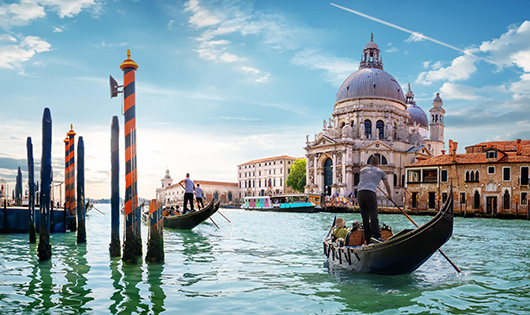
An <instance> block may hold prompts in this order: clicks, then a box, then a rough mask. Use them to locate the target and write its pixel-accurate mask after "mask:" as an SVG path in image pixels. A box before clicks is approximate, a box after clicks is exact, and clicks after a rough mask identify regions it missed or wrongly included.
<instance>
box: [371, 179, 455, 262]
mask: <svg viewBox="0 0 530 315" xmlns="http://www.w3.org/2000/svg"><path fill="white" fill-rule="evenodd" d="M377 188H378V189H379V190H380V191H381V192H382V193H383V195H385V197H386V198H387V199H388V200H390V201H391V202H392V203H393V204H394V206H396V207H397V208H398V210H399V211H401V213H403V214H404V215H405V216H406V217H407V219H409V221H410V222H412V224H414V225H415V226H416V227H417V228H419V227H420V226H419V225H418V224H417V223H416V222H414V220H412V218H411V217H410V216H409V215H408V214H406V213H405V211H403V209H401V207H400V206H398V205H397V204H396V203H395V202H394V200H393V199H392V198H390V197H389V196H388V195H387V194H386V193H385V192H384V191H383V190H382V189H381V188H380V187H379V186H377ZM438 251H439V252H440V254H442V256H443V257H444V258H445V259H446V260H447V261H448V262H449V263H450V264H451V266H453V268H455V270H456V271H457V272H462V270H460V268H458V266H457V265H455V264H454V263H453V262H452V261H451V259H449V257H447V256H446V255H445V254H444V252H443V251H442V250H441V249H440V248H438Z"/></svg>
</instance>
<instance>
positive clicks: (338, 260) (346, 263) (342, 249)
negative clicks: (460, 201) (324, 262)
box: [324, 191, 453, 275]
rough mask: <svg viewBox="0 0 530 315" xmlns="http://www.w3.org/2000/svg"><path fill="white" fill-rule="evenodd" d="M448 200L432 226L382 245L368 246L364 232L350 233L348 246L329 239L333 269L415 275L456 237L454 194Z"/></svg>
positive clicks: (326, 245)
mask: <svg viewBox="0 0 530 315" xmlns="http://www.w3.org/2000/svg"><path fill="white" fill-rule="evenodd" d="M448 196H449V198H448V199H447V200H446V202H445V204H444V205H443V206H442V209H441V210H440V211H439V212H438V213H437V214H436V216H434V217H433V218H432V219H431V220H430V221H429V222H427V223H425V224H424V225H422V226H420V227H418V228H417V229H415V230H412V229H406V230H403V231H401V232H399V233H397V234H395V235H393V236H390V237H389V238H388V239H386V240H385V241H383V242H381V243H375V244H369V245H364V244H363V243H364V242H363V235H362V230H357V231H350V232H349V233H348V235H347V236H346V239H345V241H344V245H342V244H340V242H333V241H332V239H331V237H330V235H328V236H327V237H326V238H325V239H324V254H325V255H326V257H327V259H328V262H329V266H330V267H334V266H340V267H342V268H345V269H349V270H354V271H358V272H366V273H377V274H384V275H397V274H403V273H410V272H413V271H414V270H416V269H417V268H418V267H420V266H421V265H422V264H423V263H424V262H425V261H427V259H429V258H430V257H431V256H432V255H433V254H434V253H435V252H436V251H437V250H439V248H440V247H441V246H442V245H443V244H445V243H446V242H447V240H449V238H450V237H451V235H452V233H453V194H452V191H451V192H450V193H449V194H448ZM330 232H331V231H330ZM359 232H360V233H359ZM330 234H331V233H330ZM383 239H385V237H383Z"/></svg>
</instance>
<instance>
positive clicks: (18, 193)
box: [15, 166, 22, 206]
mask: <svg viewBox="0 0 530 315" xmlns="http://www.w3.org/2000/svg"><path fill="white" fill-rule="evenodd" d="M15 187H16V191H15V200H16V201H15V204H16V205H17V206H22V171H21V170H20V166H19V167H18V172H17V182H16V186H15Z"/></svg>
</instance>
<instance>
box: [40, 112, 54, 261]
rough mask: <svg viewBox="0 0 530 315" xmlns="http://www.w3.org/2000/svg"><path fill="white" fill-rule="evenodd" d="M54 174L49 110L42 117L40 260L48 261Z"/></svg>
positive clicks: (50, 253) (50, 249)
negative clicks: (51, 192) (51, 193)
mask: <svg viewBox="0 0 530 315" xmlns="http://www.w3.org/2000/svg"><path fill="white" fill-rule="evenodd" d="M52 181H53V173H52V116H51V113H50V109H49V108H45V109H44V114H43V115H42V158H41V164H40V183H41V192H40V194H41V196H40V223H39V246H38V249H37V251H38V256H39V260H48V259H50V258H51V256H52V246H51V244H50V191H51V185H52Z"/></svg>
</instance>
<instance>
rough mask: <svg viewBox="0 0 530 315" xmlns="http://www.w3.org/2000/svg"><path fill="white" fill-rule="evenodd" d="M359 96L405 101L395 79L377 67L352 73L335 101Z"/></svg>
mask: <svg viewBox="0 0 530 315" xmlns="http://www.w3.org/2000/svg"><path fill="white" fill-rule="evenodd" d="M359 97H381V98H388V99H393V100H397V101H400V102H403V103H405V97H404V96H403V90H402V89H401V86H400V85H399V83H398V82H397V81H396V79H394V77H393V76H391V75H390V74H389V73H388V72H386V71H384V70H382V69H378V68H363V69H359V71H357V72H354V73H352V74H351V75H350V76H349V77H348V78H347V79H346V80H344V82H343V83H342V85H341V87H340V89H339V91H338V92H337V103H338V102H340V101H343V100H347V99H352V98H359Z"/></svg>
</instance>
